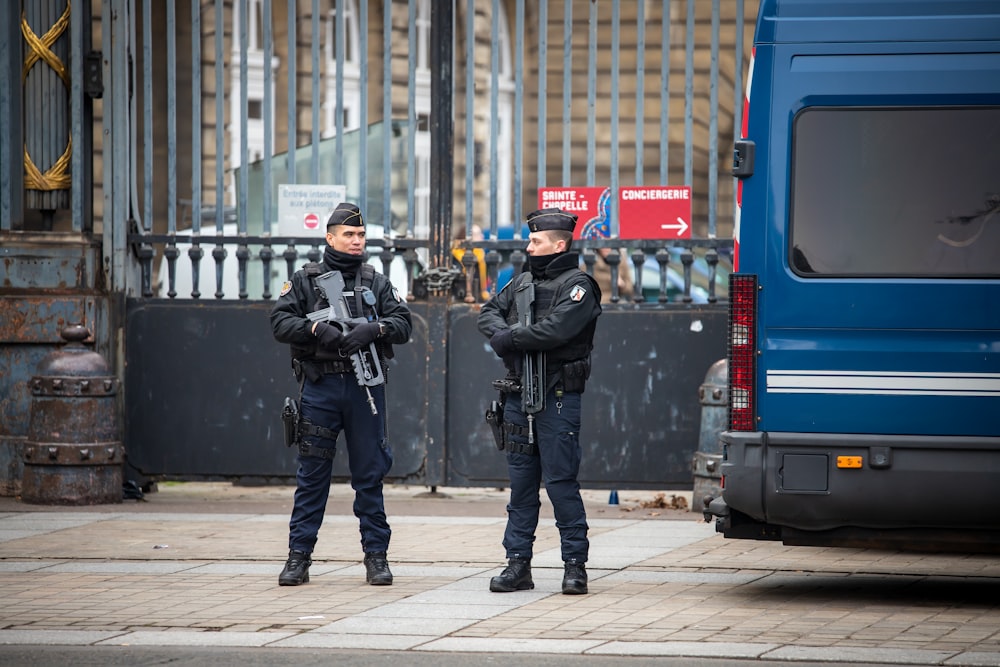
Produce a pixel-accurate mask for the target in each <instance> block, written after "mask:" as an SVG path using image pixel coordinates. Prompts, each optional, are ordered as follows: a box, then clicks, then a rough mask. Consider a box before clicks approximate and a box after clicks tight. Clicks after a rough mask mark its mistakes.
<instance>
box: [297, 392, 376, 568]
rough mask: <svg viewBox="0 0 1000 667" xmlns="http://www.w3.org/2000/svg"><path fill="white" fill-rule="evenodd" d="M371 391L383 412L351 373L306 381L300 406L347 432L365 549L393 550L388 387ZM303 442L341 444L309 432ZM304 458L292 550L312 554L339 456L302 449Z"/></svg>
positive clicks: (313, 418)
mask: <svg viewBox="0 0 1000 667" xmlns="http://www.w3.org/2000/svg"><path fill="white" fill-rule="evenodd" d="M370 389H371V392H372V396H373V397H374V398H375V406H376V408H377V409H378V415H373V414H372V412H371V407H369V405H368V399H367V396H366V395H365V391H364V389H362V388H361V387H360V386H359V385H358V382H357V380H356V379H355V377H354V375H353V374H351V373H333V374H328V375H324V376H322V377H321V378H320V379H319V380H317V381H316V382H312V381H310V380H306V381H305V384H304V385H303V387H302V400H301V402H300V410H301V413H302V419H303V420H305V421H309V422H311V423H313V424H314V425H316V426H322V427H323V428H328V429H330V430H331V431H332V432H333V434H334V436H336V434H339V433H340V432H341V431H343V432H344V439H345V440H346V442H347V457H348V465H349V467H350V471H351V488H353V489H354V515H355V516H356V517H358V519H359V521H360V524H361V525H360V528H361V548H362V551H364V552H365V553H377V552H380V551H388V549H389V537H390V535H391V532H392V531H390V529H389V523H388V521H386V518H385V503H384V500H383V497H382V479H383V478H384V477H385V476H386V474H387V473H388V472H389V469H390V468H391V467H392V450H391V449H390V447H389V443H388V440H387V439H386V432H385V417H384V416H385V385H384V384H383V385H380V386H377V387H371V388H370ZM303 440H304V441H305V442H306V443H307V444H310V445H313V446H314V447H320V448H323V449H328V450H330V452H331V453H332V452H334V451H335V448H336V445H337V440H336V437H334V438H333V439H332V440H330V439H326V438H321V437H319V436H315V435H307V436H304V437H303ZM298 462H299V468H298V472H297V474H296V482H297V488H296V489H295V505H294V507H293V508H292V518H291V521H290V522H289V535H288V548H289V549H295V550H296V551H302V552H305V553H312V551H313V547H315V545H316V537H317V535H318V534H319V528H320V526H321V525H322V524H323V516H324V514H325V513H326V503H327V500H328V499H329V497H330V480H331V478H332V476H333V457H332V456H331V457H330V458H324V457H319V456H303V455H302V454H301V453H300V454H299V458H298Z"/></svg>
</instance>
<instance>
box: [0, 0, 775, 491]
mask: <svg viewBox="0 0 1000 667" xmlns="http://www.w3.org/2000/svg"><path fill="white" fill-rule="evenodd" d="M17 4H18V3H14V5H17ZM30 4H34V3H27V2H25V3H24V5H25V6H28V5H30ZM40 4H48V5H51V6H52V8H53V10H54V11H55V12H56V13H57V14H58V10H60V8H62V7H66V6H67V5H66V2H65V0H61V1H60V0H46V1H45V3H40ZM99 4H100V12H99V13H98V12H97V10H96V9H95V11H94V16H93V20H92V21H91V20H90V19H89V17H85V16H83V12H82V10H81V12H80V15H79V16H77V15H76V14H74V13H73V12H70V14H72V15H73V23H72V26H73V31H76V32H72V35H75V37H74V38H73V41H72V44H71V45H70V46H71V48H70V51H71V52H72V57H71V58H70V60H71V62H72V63H73V70H72V71H73V77H77V78H73V79H71V80H72V81H74V83H73V86H71V95H70V96H71V98H72V103H71V107H72V110H73V112H72V114H71V115H72V123H71V127H72V131H73V136H74V137H76V136H78V135H79V136H80V139H79V143H78V144H76V145H84V146H86V142H87V141H88V140H89V128H90V127H93V128H94V129H95V136H96V133H97V132H99V133H100V137H101V140H100V141H97V142H95V144H97V145H96V146H95V147H94V149H93V151H92V154H93V156H94V160H93V165H96V166H95V169H94V171H95V174H96V175H97V177H96V178H94V179H93V181H92V189H91V190H88V188H87V187H85V185H86V181H85V182H84V183H77V182H74V184H73V187H72V190H71V193H72V198H73V201H72V203H71V205H70V206H69V209H70V211H71V223H70V225H69V229H67V230H66V232H65V233H66V234H67V235H75V236H76V237H82V238H83V239H84V242H85V244H86V243H89V246H88V247H90V246H95V245H96V247H99V248H100V250H99V252H95V253H94V254H95V255H99V256H98V257H94V258H93V259H91V260H90V264H93V265H94V266H91V267H90V268H91V273H92V274H93V276H95V278H94V279H93V281H92V284H87V285H79V286H78V289H77V290H76V291H77V292H79V291H82V290H84V289H86V290H89V293H90V298H91V300H92V301H95V302H96V304H97V305H92V306H91V311H93V312H96V313H97V315H90V316H88V315H87V314H86V312H84V313H82V314H80V315H78V314H77V313H76V312H74V313H72V314H69V315H67V316H66V317H67V318H68V319H72V318H78V317H79V318H82V319H84V320H86V321H87V322H88V323H90V324H91V325H92V328H93V330H94V337H95V342H96V343H97V347H98V349H99V350H100V351H102V352H103V353H104V354H105V355H106V356H108V357H109V359H110V360H111V362H112V366H113V367H114V368H115V369H116V370H117V373H118V374H119V375H120V376H121V377H122V378H123V387H124V390H123V392H122V393H123V396H124V399H123V406H122V411H123V414H124V417H125V419H124V423H125V435H124V441H125V445H126V451H127V456H128V464H129V473H130V474H131V475H133V476H138V477H145V478H153V479H156V478H171V479H193V478H247V477H253V478H260V479H272V478H287V477H288V476H291V475H293V474H294V459H293V457H292V456H291V455H290V453H289V452H288V451H287V450H285V449H284V448H283V447H282V446H281V445H280V444H279V441H280V437H279V434H280V428H279V427H280V421H279V419H278V412H279V409H280V406H281V403H282V400H283V398H284V396H285V395H288V394H291V393H294V392H295V391H296V387H295V384H294V381H293V380H292V378H291V375H290V371H289V366H288V357H287V350H286V349H284V348H283V347H282V346H279V345H277V344H276V343H274V342H273V339H272V338H271V335H270V330H269V323H268V313H269V310H270V305H271V303H272V301H273V296H274V292H275V291H276V287H277V285H279V284H280V282H281V281H283V280H285V278H286V277H287V276H288V275H290V273H291V272H293V271H294V270H295V269H296V268H298V267H299V266H300V265H301V264H302V263H303V262H304V261H307V259H314V258H316V257H318V255H319V253H320V251H321V245H322V243H323V241H322V238H321V232H319V231H314V232H312V233H310V230H309V228H308V226H307V225H306V223H305V218H304V217H303V215H302V211H294V212H293V213H294V215H292V214H291V213H290V210H289V209H290V208H291V207H292V206H293V205H294V204H297V203H298V204H301V203H302V201H304V200H307V199H308V198H309V197H311V196H313V195H315V196H316V197H320V198H322V197H328V196H330V191H331V189H333V190H334V191H335V192H334V195H333V196H340V195H342V196H346V198H347V199H350V200H352V201H356V202H358V203H360V204H361V205H362V208H363V210H364V212H365V217H366V220H367V221H368V222H369V230H368V231H369V239H370V241H369V249H370V255H371V260H370V261H372V263H374V264H375V265H376V267H377V268H379V269H380V270H382V271H383V272H385V273H386V274H387V275H389V276H390V277H391V278H392V279H393V280H394V283H395V284H397V286H398V287H400V288H403V289H405V291H406V292H407V294H408V300H409V301H410V305H411V308H412V310H413V312H414V321H415V326H414V335H413V339H412V341H411V342H410V343H409V344H407V345H404V346H400V347H399V348H398V356H397V359H396V360H394V361H393V363H392V367H391V368H390V377H389V387H390V388H389V405H388V411H389V414H390V431H389V432H390V438H391V440H392V444H393V447H394V450H395V453H396V464H395V467H394V469H393V471H392V473H391V475H392V477H393V478H395V479H396V480H399V481H403V482H407V483H416V484H425V485H431V486H434V485H444V484H450V485H495V484H502V483H503V480H504V479H505V477H506V472H505V465H504V462H503V458H502V457H501V456H499V454H498V453H497V452H496V451H495V449H493V446H492V443H491V440H490V437H489V435H488V430H487V428H486V426H485V424H484V423H483V421H482V412H483V409H484V406H485V405H486V404H487V403H488V401H489V400H490V398H492V396H491V389H490V383H489V380H490V379H491V378H492V376H493V374H497V373H500V372H501V367H500V364H499V362H498V361H497V360H496V359H495V358H494V357H493V355H492V351H490V350H489V348H488V345H486V341H485V340H484V339H483V338H482V337H481V336H480V335H479V334H478V332H477V331H476V330H475V315H476V313H477V312H478V304H479V303H481V302H482V301H483V299H484V298H486V297H488V295H489V294H490V293H492V292H495V290H496V289H497V287H498V286H502V284H503V281H504V280H505V279H507V277H509V275H511V274H512V273H513V272H515V271H518V270H520V268H521V266H523V263H524V260H525V256H524V253H523V252H522V251H523V247H524V244H525V241H524V237H525V234H526V230H525V228H524V227H523V226H522V225H521V223H520V221H521V220H522V218H523V214H524V212H525V211H528V210H531V209H534V208H538V207H539V190H540V189H541V188H545V187H566V188H570V187H579V188H594V187H600V188H606V190H607V193H608V197H607V201H608V202H609V203H608V204H607V207H606V215H605V220H604V221H603V222H604V232H605V236H602V237H595V238H588V239H585V240H581V241H577V242H575V243H574V247H575V248H580V249H581V251H582V252H583V255H584V258H585V262H586V266H587V267H589V268H591V269H593V267H594V266H595V262H597V263H599V262H600V261H601V260H599V259H598V255H597V253H599V252H602V249H611V251H612V252H611V254H610V255H609V257H610V259H609V262H610V270H611V273H612V282H613V284H617V283H618V278H619V273H620V272H621V273H623V272H625V271H626V270H628V271H629V272H630V273H631V274H632V277H633V279H634V288H630V289H628V290H621V291H620V290H619V289H617V288H616V289H613V290H612V291H613V294H612V299H613V302H610V303H608V304H606V306H605V314H604V315H603V316H602V318H601V320H600V322H599V326H598V334H597V340H596V346H597V348H596V350H595V372H594V378H593V380H592V382H591V384H590V385H588V389H587V393H586V394H585V397H584V408H585V410H586V411H587V416H586V417H585V419H584V424H583V435H582V438H581V442H582V444H583V446H584V450H585V452H584V465H583V470H582V473H581V479H582V481H584V483H585V484H588V485H591V486H598V487H607V486H611V487H614V488H639V487H645V488H665V487H670V488H682V487H684V486H689V485H690V484H691V480H692V477H691V469H690V459H691V454H692V453H693V451H694V449H695V448H696V446H697V444H698V442H697V440H698V433H699V410H700V408H699V402H698V398H697V389H698V386H699V384H700V383H701V381H702V379H703V377H704V374H705V372H706V371H707V370H708V368H709V367H710V366H711V364H712V363H713V362H715V361H716V360H717V359H719V358H721V357H722V356H723V355H724V335H725V332H724V329H725V308H726V293H725V288H726V283H725V280H724V279H725V275H726V272H727V267H728V266H729V257H730V256H731V249H732V241H731V239H730V238H729V236H730V232H731V229H732V224H733V220H732V215H733V209H734V206H733V199H734V193H733V189H732V179H731V178H729V177H728V169H729V165H728V163H727V159H726V158H727V156H728V154H729V150H730V149H729V147H730V146H731V142H732V137H733V129H734V127H738V126H739V124H740V120H739V119H740V112H741V111H742V88H743V85H742V82H743V78H744V74H743V73H744V69H745V65H744V57H743V52H744V45H743V34H744V31H745V28H746V22H745V20H744V16H745V15H748V16H751V17H752V16H753V15H754V14H755V13H756V3H755V2H753V0H748V2H747V5H752V6H749V7H745V6H744V3H743V2H742V1H737V2H726V3H722V2H720V0H714V1H713V2H706V1H703V0H698V1H697V2H696V1H695V0H666V1H665V2H663V3H659V4H656V5H654V4H652V3H634V4H633V3H592V2H584V1H579V2H574V1H573V0H565V1H560V2H555V1H549V2H541V3H526V2H524V0H503V1H501V0H479V1H478V2H461V1H460V2H457V3H435V2H431V1H430V0H411V1H410V2H406V1H393V0H385V1H383V2H365V1H364V0H347V1H346V2H345V1H342V0H335V1H331V0H311V1H310V2H306V1H304V0H299V1H296V0H287V1H285V2H279V1H277V0H236V1H230V0H192V2H190V3H177V2H166V3H159V2H152V1H151V0H144V1H135V0H104V1H103V2H101V3H99ZM97 5H98V3H97V2H95V3H94V6H95V7H96V6H97ZM4 11H5V12H6V13H7V14H8V15H11V16H13V13H14V10H11V9H10V8H7V9H5V10H4ZM74 12H75V9H74ZM8 18H9V17H8ZM43 22H44V21H43ZM18 23H20V21H18ZM84 23H86V25H84ZM751 23H752V21H751ZM6 30H8V31H9V30H10V28H6ZM35 32H44V31H42V30H41V29H36V31H35ZM92 33H93V34H94V35H95V37H94V38H93V40H94V43H95V44H96V43H100V45H101V46H100V52H99V53H98V54H97V56H96V57H92V58H89V59H88V58H87V54H88V53H90V49H89V46H86V47H85V45H84V44H85V42H86V41H88V40H89V39H90V37H89V36H90V35H91V34H92ZM98 35H99V38H98V37H97V36H98ZM5 36H6V35H5ZM84 37H86V39H84ZM0 59H2V62H3V63H5V65H6V67H4V68H2V69H0V73H2V75H3V76H4V80H3V86H0V88H3V89H4V91H3V93H4V96H3V97H0V111H11V110H12V109H14V107H18V108H19V109H20V108H23V99H22V98H23V97H24V95H23V94H22V93H19V92H17V90H18V85H19V84H18V82H15V76H14V73H15V72H19V70H18V69H17V68H16V66H15V65H16V62H15V61H16V60H17V57H16V56H15V55H14V54H13V53H12V51H11V50H5V47H3V46H0ZM87 63H90V64H89V65H87ZM22 64H23V63H22ZM97 65H99V67H98V66H97ZM95 77H96V78H97V79H98V80H99V82H100V83H102V84H103V85H102V88H103V90H102V91H97V90H96V88H95V86H94V85H93V79H94V78H95ZM85 80H86V81H90V82H91V84H90V89H89V90H88V91H87V95H85V94H84V91H83V90H82V89H81V87H82V86H83V84H82V83H80V82H82V81H85ZM12 91H13V92H12ZM101 92H102V93H103V97H102V98H101V101H100V102H99V103H95V105H94V118H93V120H92V122H91V121H90V119H89V115H87V114H84V113H80V112H78V111H77V110H76V109H77V107H79V108H80V109H81V110H86V111H87V112H88V114H89V109H90V106H89V103H88V102H87V100H88V99H90V98H92V97H96V96H97V95H99V94H100V93H101ZM88 95H89V97H88ZM5 117H6V118H12V119H13V120H10V121H9V122H11V123H14V122H17V123H19V124H20V127H21V128H23V127H26V121H25V120H24V119H23V118H18V116H16V115H15V116H11V115H9V114H5ZM0 122H3V123H6V122H8V121H7V120H2V121H0ZM5 129H6V128H5ZM23 132H27V130H24V131H22V130H19V132H18V133H15V134H14V136H15V137H17V136H19V135H20V134H22V133H23ZM0 134H7V133H6V132H3V133H0ZM0 149H2V151H0V154H2V156H3V157H4V161H5V163H6V161H7V160H8V159H10V160H12V161H13V158H14V156H16V155H17V154H16V152H15V151H14V149H13V148H12V147H11V144H10V143H9V142H8V143H7V144H0ZM720 158H722V159H721V160H720ZM73 159H74V160H76V161H77V162H79V163H86V162H87V161H86V160H85V159H83V158H81V157H80V156H78V155H77V153H75V152H74V153H73ZM77 162H74V171H73V173H74V174H77V173H79V174H81V175H83V174H86V172H87V169H86V167H87V165H86V164H84V165H83V166H80V167H79V169H77V168H76V165H77ZM3 171H4V172H6V171H7V170H3ZM2 178H3V180H2V181H0V183H2V185H3V188H2V190H0V194H2V195H3V197H4V199H3V201H4V203H5V208H4V218H3V227H2V228H0V232H2V233H3V234H4V235H5V236H7V237H8V239H12V240H14V241H15V242H20V244H19V245H18V244H17V243H15V244H14V245H13V246H12V245H11V244H9V243H8V240H7V239H5V242H4V247H5V256H7V257H11V258H12V261H13V263H14V264H16V265H17V266H19V267H22V268H23V267H24V266H27V265H29V264H30V260H29V259H28V257H29V255H30V254H31V251H30V250H29V249H28V245H29V244H28V243H26V242H27V241H28V240H29V235H30V234H29V229H28V228H27V226H26V223H25V221H26V220H27V219H28V218H29V217H30V216H29V215H28V214H27V212H26V211H25V210H26V209H28V208H30V207H31V206H32V205H33V204H30V203H29V204H24V203H23V202H24V201H25V199H24V198H23V197H22V196H21V193H20V189H21V187H22V185H23V184H22V183H21V182H20V181H19V180H18V179H16V178H11V177H7V176H4V177H2ZM636 185H640V186H641V185H688V186H690V187H691V189H692V193H693V195H692V198H693V206H692V214H693V219H692V220H690V221H689V223H690V224H691V227H692V237H691V238H690V239H683V240H674V241H667V240H663V239H652V238H649V239H631V240H628V241H625V240H621V239H620V238H619V229H620V216H619V210H618V203H617V202H618V194H619V192H620V190H621V188H623V187H626V186H636ZM313 186H322V187H320V188H319V189H318V190H314V189H312V188H313ZM331 186H337V187H342V189H339V190H338V189H337V188H331ZM90 192H92V200H93V203H91V195H90V194H88V193H90ZM79 193H83V194H79ZM15 200H17V201H19V202H21V203H18V204H17V205H16V206H12V205H10V204H9V202H14V201H15ZM324 201H326V202H327V203H329V200H324ZM34 205H36V206H37V204H34ZM317 206H319V204H317ZM296 216H297V217H296ZM91 219H93V221H94V223H93V224H92V225H90V223H89V220H91ZM54 231H55V232H59V231H60V230H59V225H58V223H57V224H56V229H55V230H54ZM90 239H95V240H96V241H91V240H90ZM62 242H63V244H65V245H70V246H71V245H72V244H71V243H69V242H68V239H62ZM77 243H78V244H79V241H77ZM14 246H17V249H16V250H14V251H13V252H9V251H7V249H8V248H13V247H14ZM61 252H65V249H64V248H61ZM51 254H52V255H53V256H55V255H56V254H57V253H55V252H52V253H51ZM10 266H11V264H10V263H8V269H5V270H7V271H8V275H13V273H14V272H11V271H10V270H9V267H10ZM84 266H89V265H88V264H87V263H84ZM626 267H627V269H626ZM36 272H37V274H38V276H39V279H38V280H35V281H34V282H32V281H24V282H23V284H15V286H14V287H15V288H16V289H15V290H14V291H15V292H16V293H14V294H12V292H11V290H10V289H7V291H6V292H5V293H4V295H3V296H4V299H5V300H4V301H3V303H4V307H5V308H9V309H18V308H19V309H20V310H25V308H27V309H28V311H29V314H31V313H35V314H37V313H38V312H39V311H40V309H41V306H34V307H26V306H25V304H26V303H29V302H30V300H31V299H40V300H41V301H43V302H51V300H52V299H53V298H54V297H53V294H54V292H56V291H58V290H59V288H58V287H57V286H56V285H53V281H54V280H55V279H57V278H58V272H57V271H56V270H55V269H54V268H49V267H46V268H41V269H37V271H36ZM15 283H16V280H15ZM4 287H5V289H6V288H9V287H10V281H9V279H8V282H7V283H5V286H4ZM76 298H77V295H76V294H74V299H76ZM84 310H85V309H84ZM24 335H25V334H24V332H23V331H18V332H17V333H16V334H12V333H9V332H8V334H7V337H6V338H5V339H4V340H3V341H0V345H3V349H4V350H5V357H4V363H8V364H11V365H14V364H17V363H19V362H24V361H25V360H26V359H27V358H28V357H27V356H26V355H24V354H22V353H21V350H23V349H24V348H23V344H24V342H25V341H24V340H12V339H14V338H17V337H21V338H23V337H24ZM36 338H37V340H36V341H32V344H33V345H37V346H38V350H37V351H36V352H35V354H36V356H37V354H38V353H40V352H41V351H44V349H45V348H46V345H51V341H52V339H53V336H52V333H51V332H48V331H46V332H39V333H38V335H37V337H36ZM19 345H20V346H22V347H18V346H19ZM29 370H30V369H29ZM25 373H26V371H24V370H22V371H20V372H19V373H14V374H5V378H10V380H9V383H10V386H13V384H14V383H15V382H16V381H19V380H21V379H23V376H24V375H25ZM27 375H29V376H30V372H27ZM4 381H8V380H4ZM25 403H26V401H25V400H24V396H19V397H17V400H15V401H13V402H8V403H6V404H5V407H4V410H5V412H9V413H10V414H12V415H15V418H14V421H13V422H8V423H12V424H14V428H13V429H8V431H10V432H8V433H7V434H6V435H7V436H9V437H8V438H7V439H6V440H5V441H4V442H6V443H8V444H7V450H6V451H8V452H11V453H13V452H16V447H17V444H18V440H17V438H18V437H19V434H18V433H17V432H16V431H17V428H18V427H19V424H18V423H17V420H18V419H22V418H23V414H25V413H26V410H25V407H26V406H25ZM5 421H6V420H5ZM0 451H3V450H2V448H0ZM8 456H10V458H11V459H12V460H13V459H14V458H16V455H15V454H8ZM341 458H342V457H341ZM336 472H337V474H338V475H345V474H346V465H345V462H344V461H342V460H338V461H337V466H336Z"/></svg>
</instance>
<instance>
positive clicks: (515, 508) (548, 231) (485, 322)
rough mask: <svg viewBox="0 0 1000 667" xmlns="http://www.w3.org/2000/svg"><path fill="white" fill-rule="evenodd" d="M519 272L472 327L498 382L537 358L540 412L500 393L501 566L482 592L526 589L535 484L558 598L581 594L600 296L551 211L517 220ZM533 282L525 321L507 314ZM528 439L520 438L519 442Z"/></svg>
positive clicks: (570, 220)
mask: <svg viewBox="0 0 1000 667" xmlns="http://www.w3.org/2000/svg"><path fill="white" fill-rule="evenodd" d="M527 223H528V229H529V230H530V232H531V233H530V236H529V240H528V250H527V252H528V267H529V269H530V271H526V272H524V273H522V274H520V275H518V276H516V277H515V278H514V279H513V280H511V282H510V283H508V284H507V286H506V287H504V288H503V289H502V290H501V291H500V292H499V293H498V294H497V295H496V296H494V297H493V298H492V299H490V301H489V302H487V303H486V304H484V305H483V308H482V310H481V311H480V314H479V319H478V325H479V331H480V332H482V333H483V334H484V335H485V336H486V337H488V338H489V339H490V346H491V347H492V348H493V350H494V351H495V352H496V354H497V356H499V357H500V358H501V359H503V361H504V366H505V367H506V368H507V371H508V376H507V379H508V380H510V381H511V383H510V384H508V386H511V385H519V384H520V383H521V382H523V381H524V379H525V378H524V377H523V374H522V370H523V360H524V355H525V352H542V353H544V356H545V364H544V366H545V369H546V374H545V378H544V392H545V401H544V409H543V410H542V411H541V412H538V413H537V414H533V415H531V417H532V422H531V427H530V428H529V417H528V415H526V414H525V411H524V409H523V405H522V397H521V394H520V392H519V391H510V392H509V393H507V394H506V400H505V405H504V409H503V422H504V423H503V426H502V430H503V432H504V436H503V444H504V448H505V449H506V452H507V469H508V472H509V474H510V502H509V503H508V505H507V528H506V531H505V532H504V537H503V546H504V548H505V549H506V555H507V559H508V564H507V567H506V568H505V569H504V570H503V572H501V573H500V575H499V576H496V577H493V578H492V579H491V580H490V590H491V591H494V592H510V591H516V590H527V589H531V588H534V582H533V581H532V579H531V557H532V545H533V543H534V541H535V528H536V527H537V525H538V511H539V508H540V507H541V503H540V501H539V488H540V485H541V484H542V483H543V482H544V484H545V490H546V492H547V493H548V496H549V500H550V501H551V502H552V507H553V510H554V512H555V518H556V526H557V527H558V528H559V538H560V545H561V550H562V559H563V563H564V573H563V581H562V592H563V593H565V594H567V595H580V594H584V593H586V592H587V571H586V568H585V565H584V564H585V563H586V562H587V555H588V550H589V547H590V543H589V541H588V540H587V529H588V526H587V516H586V511H585V510H584V507H583V499H582V498H581V497H580V484H579V482H578V481H577V474H578V472H579V469H580V442H579V433H580V399H581V396H580V395H581V394H582V393H583V390H584V385H585V383H586V380H587V378H588V377H589V376H590V352H591V350H592V349H593V340H594V330H595V328H596V324H597V317H598V316H599V315H600V314H601V305H600V303H601V292H600V289H599V288H598V286H597V283H595V282H594V280H593V278H591V277H590V276H588V275H587V274H586V273H585V272H583V271H581V270H580V269H579V256H578V255H577V253H570V252H569V249H570V246H571V245H572V242H573V228H574V226H575V224H576V216H575V215H573V214H571V213H566V212H564V211H562V210H560V209H558V208H547V209H542V210H539V211H533V212H532V213H529V214H528V216H527ZM527 282H532V283H534V290H535V301H534V304H533V319H531V320H530V322H531V324H530V325H527V324H524V323H525V322H526V321H529V320H526V319H525V318H524V317H523V315H524V314H523V313H518V312H517V299H516V294H517V292H518V290H519V288H521V287H522V286H523V285H525V284H526V283H527ZM532 437H533V439H534V442H533V443H531V442H529V439H532Z"/></svg>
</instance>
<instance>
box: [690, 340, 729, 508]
mask: <svg viewBox="0 0 1000 667" xmlns="http://www.w3.org/2000/svg"><path fill="white" fill-rule="evenodd" d="M728 376H729V362H728V361H727V360H726V359H720V360H719V361H716V362H715V363H714V364H712V366H711V367H710V368H709V369H708V372H707V373H705V382H704V383H703V384H702V385H701V387H699V388H698V400H699V402H700V403H701V433H700V435H699V436H698V451H696V452H695V454H694V458H693V459H692V461H691V468H692V469H693V470H694V491H693V493H692V494H691V511H692V512H704V511H705V509H707V508H708V503H709V502H711V501H712V499H713V498H717V497H719V496H721V495H722V473H721V472H720V470H719V466H720V465H721V464H722V443H721V442H720V441H719V433H721V432H722V431H723V429H724V428H725V426H726V420H727V419H728V408H729V389H728V382H729V377H728Z"/></svg>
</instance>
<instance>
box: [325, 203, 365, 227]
mask: <svg viewBox="0 0 1000 667" xmlns="http://www.w3.org/2000/svg"><path fill="white" fill-rule="evenodd" d="M332 225H349V226H351V227H364V226H365V221H364V219H362V217H361V209H360V208H358V207H357V205H355V204H352V203H350V202H346V201H345V202H341V203H340V204H337V208H335V209H333V213H331V214H330V217H329V219H327V221H326V227H327V229H329V228H330V227H331V226H332Z"/></svg>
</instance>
